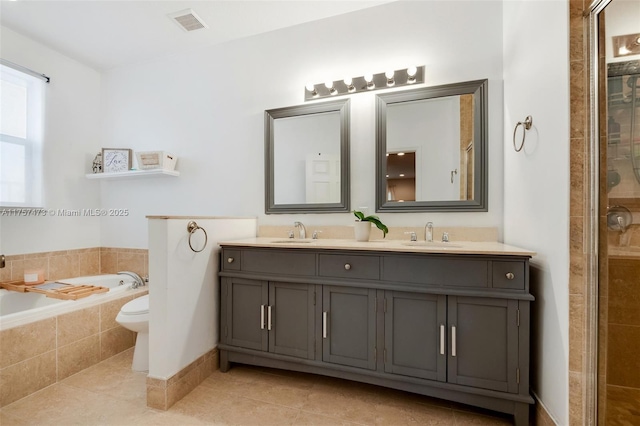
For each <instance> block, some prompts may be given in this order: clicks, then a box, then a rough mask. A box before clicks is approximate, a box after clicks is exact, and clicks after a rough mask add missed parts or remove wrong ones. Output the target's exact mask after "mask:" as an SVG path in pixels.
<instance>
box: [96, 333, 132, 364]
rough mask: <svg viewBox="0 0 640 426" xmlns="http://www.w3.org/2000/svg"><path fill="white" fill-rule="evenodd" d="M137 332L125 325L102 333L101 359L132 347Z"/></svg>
mask: <svg viewBox="0 0 640 426" xmlns="http://www.w3.org/2000/svg"><path fill="white" fill-rule="evenodd" d="M134 343H135V333H134V332H133V331H130V330H127V329H126V328H124V327H120V326H118V327H116V328H112V329H110V330H107V331H104V332H102V333H100V360H105V359H107V358H110V357H112V356H114V355H115V354H118V353H120V352H122V351H124V350H126V349H129V348H130V347H132V346H133V345H134Z"/></svg>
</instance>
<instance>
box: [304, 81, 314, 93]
mask: <svg viewBox="0 0 640 426" xmlns="http://www.w3.org/2000/svg"><path fill="white" fill-rule="evenodd" d="M304 87H305V88H306V89H307V90H308V91H310V92H313V91H314V90H316V86H314V85H313V84H312V83H307V85H306V86H304Z"/></svg>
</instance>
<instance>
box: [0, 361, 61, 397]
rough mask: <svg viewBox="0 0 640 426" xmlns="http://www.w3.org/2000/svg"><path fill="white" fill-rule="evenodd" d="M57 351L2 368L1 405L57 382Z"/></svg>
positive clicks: (0, 380) (0, 379)
mask: <svg viewBox="0 0 640 426" xmlns="http://www.w3.org/2000/svg"><path fill="white" fill-rule="evenodd" d="M56 378H57V375H56V351H55V350H53V351H49V352H45V353H43V354H41V355H38V356H35V357H33V358H29V359H27V360H25V361H22V362H19V363H17V364H13V365H11V366H9V367H6V368H3V369H0V407H4V406H6V405H7V404H10V403H12V402H14V401H17V400H18V399H20V398H23V397H25V396H27V395H30V394H32V393H34V392H37V391H39V390H40V389H43V388H45V387H47V386H49V385H52V384H54V383H55V382H56Z"/></svg>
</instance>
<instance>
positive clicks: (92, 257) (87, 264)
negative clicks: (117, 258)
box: [78, 250, 100, 276]
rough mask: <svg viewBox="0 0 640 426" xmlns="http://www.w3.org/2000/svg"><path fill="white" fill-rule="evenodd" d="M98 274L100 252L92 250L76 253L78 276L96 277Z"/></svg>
mask: <svg viewBox="0 0 640 426" xmlns="http://www.w3.org/2000/svg"><path fill="white" fill-rule="evenodd" d="M99 273H100V252H99V251H98V250H92V251H87V252H81V253H78V275H79V276H87V275H97V274H99Z"/></svg>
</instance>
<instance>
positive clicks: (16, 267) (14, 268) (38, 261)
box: [11, 257, 50, 281]
mask: <svg viewBox="0 0 640 426" xmlns="http://www.w3.org/2000/svg"><path fill="white" fill-rule="evenodd" d="M30 269H42V271H43V272H44V278H45V279H49V275H50V271H49V258H47V257H36V258H29V259H24V260H16V261H13V262H11V279H12V280H19V281H22V280H24V271H25V270H30Z"/></svg>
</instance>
